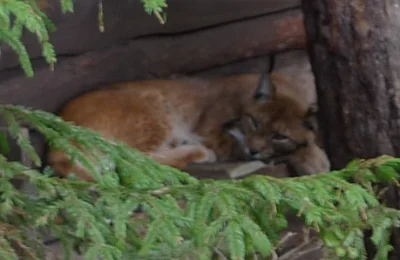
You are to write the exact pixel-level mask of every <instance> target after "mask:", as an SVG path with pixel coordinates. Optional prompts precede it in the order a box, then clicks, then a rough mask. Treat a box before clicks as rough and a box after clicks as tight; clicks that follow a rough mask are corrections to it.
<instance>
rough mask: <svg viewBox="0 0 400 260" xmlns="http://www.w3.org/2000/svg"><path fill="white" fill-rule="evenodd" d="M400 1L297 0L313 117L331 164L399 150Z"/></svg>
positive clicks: (338, 164)
mask: <svg viewBox="0 0 400 260" xmlns="http://www.w3.org/2000/svg"><path fill="white" fill-rule="evenodd" d="M399 6H400V1H399V0H387V1H386V0H385V1H382V0H364V1H362V0H303V11H304V14H305V25H306V29H307V37H308V41H309V45H308V48H309V53H310V60H311V64H312V68H313V72H314V74H315V79H316V84H317V93H318V100H319V104H320V113H319V116H320V117H319V121H320V123H321V125H322V129H323V130H322V131H323V136H324V140H325V145H326V149H327V151H328V154H329V156H330V158H331V160H332V165H333V167H334V168H341V167H343V166H345V164H346V163H347V162H348V161H349V160H351V159H353V158H356V157H357V158H370V157H375V156H378V155H381V154H389V155H400V8H399Z"/></svg>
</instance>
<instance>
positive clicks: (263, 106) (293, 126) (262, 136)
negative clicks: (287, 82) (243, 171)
mask: <svg viewBox="0 0 400 260" xmlns="http://www.w3.org/2000/svg"><path fill="white" fill-rule="evenodd" d="M275 92H276V91H275V87H274V85H273V83H272V82H271V80H270V79H269V77H268V76H267V75H265V74H264V75H262V76H261V78H260V82H259V86H258V88H257V90H256V92H255V93H254V95H253V100H251V101H250V102H249V104H248V105H247V106H246V107H245V111H244V114H243V115H242V116H241V117H239V118H235V119H233V120H230V121H228V122H226V123H225V124H224V126H223V127H224V129H225V130H226V131H227V132H228V134H229V135H230V136H232V137H233V138H234V139H235V140H236V142H237V143H238V145H239V146H240V148H241V149H242V150H243V152H244V153H245V154H246V156H247V159H257V160H269V159H272V158H275V157H279V156H284V155H288V154H291V153H293V152H294V151H296V150H297V149H299V148H301V147H305V146H308V145H310V144H314V142H315V133H314V131H315V128H316V121H315V113H316V107H315V106H314V105H313V106H310V107H309V108H308V109H304V108H302V107H301V106H300V105H299V104H298V103H296V101H295V100H293V99H290V98H289V97H286V96H277V95H276V94H275Z"/></svg>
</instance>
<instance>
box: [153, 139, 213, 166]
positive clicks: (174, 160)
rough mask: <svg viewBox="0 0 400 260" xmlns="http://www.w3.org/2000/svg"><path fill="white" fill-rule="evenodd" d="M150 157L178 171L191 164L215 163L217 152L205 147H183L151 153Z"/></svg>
mask: <svg viewBox="0 0 400 260" xmlns="http://www.w3.org/2000/svg"><path fill="white" fill-rule="evenodd" d="M149 156H150V157H151V158H152V159H153V160H155V161H157V162H158V163H161V164H165V165H169V166H171V167H175V168H178V169H182V168H185V167H186V166H187V165H189V164H191V163H206V162H215V161H216V159H217V156H216V155H215V152H214V151H212V150H210V149H208V148H206V147H205V146H203V145H181V146H178V147H176V148H171V149H166V150H162V151H158V152H153V153H150V154H149Z"/></svg>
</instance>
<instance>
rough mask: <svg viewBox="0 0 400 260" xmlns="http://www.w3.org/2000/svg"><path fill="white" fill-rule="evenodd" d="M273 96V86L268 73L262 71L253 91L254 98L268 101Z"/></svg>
mask: <svg viewBox="0 0 400 260" xmlns="http://www.w3.org/2000/svg"><path fill="white" fill-rule="evenodd" d="M274 97H275V86H274V84H273V83H272V81H271V78H270V76H269V74H267V73H262V74H261V77H260V81H259V82H258V87H257V89H256V91H255V93H254V99H255V100H257V101H259V100H261V101H269V100H271V99H273V98H274Z"/></svg>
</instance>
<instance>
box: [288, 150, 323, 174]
mask: <svg viewBox="0 0 400 260" xmlns="http://www.w3.org/2000/svg"><path fill="white" fill-rule="evenodd" d="M287 162H288V164H289V166H290V167H292V168H293V170H294V171H295V173H296V174H297V175H300V176H302V175H312V174H318V173H326V172H329V171H330V167H331V165H330V162H329V159H328V156H327V155H326V153H325V151H324V150H322V149H321V148H320V147H319V146H318V145H316V144H312V145H309V146H307V147H304V148H300V149H298V150H297V151H295V152H294V153H293V154H292V155H289V156H288V158H287Z"/></svg>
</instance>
